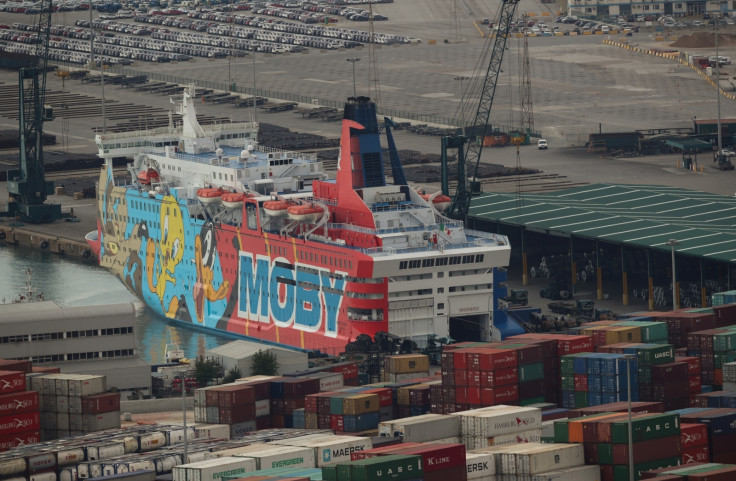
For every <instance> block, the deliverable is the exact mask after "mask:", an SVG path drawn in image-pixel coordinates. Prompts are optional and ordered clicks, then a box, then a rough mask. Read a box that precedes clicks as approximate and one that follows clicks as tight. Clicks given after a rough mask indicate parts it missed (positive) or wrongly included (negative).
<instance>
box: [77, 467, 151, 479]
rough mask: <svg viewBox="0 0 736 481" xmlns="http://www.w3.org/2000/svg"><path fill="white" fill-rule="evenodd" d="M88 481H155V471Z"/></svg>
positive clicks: (135, 472)
mask: <svg viewBox="0 0 736 481" xmlns="http://www.w3.org/2000/svg"><path fill="white" fill-rule="evenodd" d="M89 479H90V481H92V480H94V481H155V479H156V471H152V470H141V471H133V472H127V473H119V474H111V475H109V476H100V477H97V478H89Z"/></svg>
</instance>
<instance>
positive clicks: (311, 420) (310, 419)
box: [304, 413, 318, 429]
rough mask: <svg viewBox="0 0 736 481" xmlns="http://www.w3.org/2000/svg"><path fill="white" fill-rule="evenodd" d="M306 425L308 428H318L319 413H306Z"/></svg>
mask: <svg viewBox="0 0 736 481" xmlns="http://www.w3.org/2000/svg"><path fill="white" fill-rule="evenodd" d="M304 427H305V428H306V429H317V427H318V425H317V413H304Z"/></svg>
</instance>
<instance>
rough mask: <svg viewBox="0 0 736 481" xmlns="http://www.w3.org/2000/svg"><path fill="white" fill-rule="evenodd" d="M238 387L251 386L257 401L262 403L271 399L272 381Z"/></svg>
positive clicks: (256, 382) (242, 384) (255, 382)
mask: <svg viewBox="0 0 736 481" xmlns="http://www.w3.org/2000/svg"><path fill="white" fill-rule="evenodd" d="M238 385H239V386H250V387H251V388H253V396H254V397H255V400H256V401H262V400H264V399H269V398H270V397H271V381H269V380H265V381H252V382H246V383H238ZM208 392H209V391H208ZM207 404H209V402H208V403H207Z"/></svg>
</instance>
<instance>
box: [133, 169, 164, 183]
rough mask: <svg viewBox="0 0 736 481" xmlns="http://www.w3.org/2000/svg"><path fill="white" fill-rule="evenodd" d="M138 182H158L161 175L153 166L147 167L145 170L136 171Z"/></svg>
mask: <svg viewBox="0 0 736 481" xmlns="http://www.w3.org/2000/svg"><path fill="white" fill-rule="evenodd" d="M136 177H138V182H140V183H141V184H143V185H151V183H152V182H158V181H159V180H161V176H160V175H159V174H158V171H157V170H156V169H154V168H151V167H149V168H148V169H147V170H141V171H140V172H138V175H137V176H136Z"/></svg>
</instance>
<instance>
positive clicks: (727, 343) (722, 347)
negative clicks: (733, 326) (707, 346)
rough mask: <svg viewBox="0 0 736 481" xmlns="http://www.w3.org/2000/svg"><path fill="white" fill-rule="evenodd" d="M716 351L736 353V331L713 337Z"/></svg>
mask: <svg viewBox="0 0 736 481" xmlns="http://www.w3.org/2000/svg"><path fill="white" fill-rule="evenodd" d="M713 350H714V351H721V352H724V351H736V331H731V332H724V333H721V334H714V335H713Z"/></svg>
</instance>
